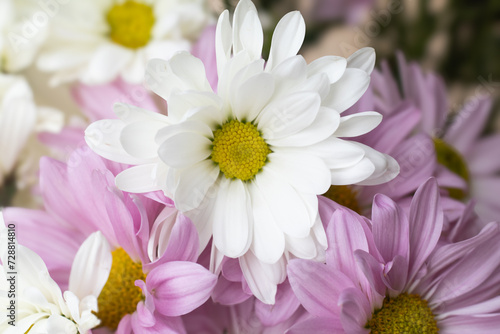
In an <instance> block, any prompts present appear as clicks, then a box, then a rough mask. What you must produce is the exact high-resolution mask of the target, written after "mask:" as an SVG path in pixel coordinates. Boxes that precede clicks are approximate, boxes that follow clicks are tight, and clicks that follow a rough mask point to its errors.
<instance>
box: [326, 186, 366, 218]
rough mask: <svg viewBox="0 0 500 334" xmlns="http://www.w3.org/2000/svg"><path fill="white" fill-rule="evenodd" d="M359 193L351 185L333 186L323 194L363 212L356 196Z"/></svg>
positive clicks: (347, 206) (353, 209) (358, 211)
mask: <svg viewBox="0 0 500 334" xmlns="http://www.w3.org/2000/svg"><path fill="white" fill-rule="evenodd" d="M357 195H358V192H357V191H356V190H354V189H352V188H351V187H349V186H331V187H330V189H328V191H327V192H326V193H324V194H323V196H325V197H326V198H329V199H331V200H332V201H334V202H336V203H338V204H340V205H343V206H345V207H346V208H349V209H351V210H352V211H355V212H357V213H359V214H361V208H360V207H359V203H358V199H357V198H356V196H357Z"/></svg>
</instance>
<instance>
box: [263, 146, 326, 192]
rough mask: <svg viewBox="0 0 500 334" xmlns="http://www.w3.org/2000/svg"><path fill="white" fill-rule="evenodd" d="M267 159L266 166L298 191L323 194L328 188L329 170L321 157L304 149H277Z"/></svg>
mask: <svg viewBox="0 0 500 334" xmlns="http://www.w3.org/2000/svg"><path fill="white" fill-rule="evenodd" d="M268 159H269V162H268V163H267V165H266V166H267V168H270V169H272V170H273V171H274V172H275V173H276V174H278V175H281V177H282V178H284V179H285V180H286V181H287V182H288V183H289V184H291V185H292V186H293V187H294V188H295V189H297V190H298V191H300V192H305V193H308V194H323V193H325V192H326V191H327V190H328V188H330V179H331V176H330V170H329V169H328V167H327V166H326V165H325V163H324V162H323V160H322V159H320V158H318V157H317V156H314V155H312V154H308V153H307V151H305V150H302V151H301V150H295V151H294V152H281V153H280V151H277V152H273V153H271V154H269V156H268Z"/></svg>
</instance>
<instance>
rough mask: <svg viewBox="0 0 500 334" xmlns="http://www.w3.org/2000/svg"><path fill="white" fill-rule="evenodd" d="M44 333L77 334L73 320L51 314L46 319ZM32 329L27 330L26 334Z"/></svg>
mask: <svg viewBox="0 0 500 334" xmlns="http://www.w3.org/2000/svg"><path fill="white" fill-rule="evenodd" d="M45 329H46V331H47V332H46V333H64V334H77V333H79V332H78V330H77V328H76V325H75V323H74V322H73V320H71V319H68V318H66V317H65V316H63V315H59V314H52V315H50V316H49V318H48V319H47V324H46V328H45ZM31 330H32V328H30V329H28V331H26V333H28V332H31Z"/></svg>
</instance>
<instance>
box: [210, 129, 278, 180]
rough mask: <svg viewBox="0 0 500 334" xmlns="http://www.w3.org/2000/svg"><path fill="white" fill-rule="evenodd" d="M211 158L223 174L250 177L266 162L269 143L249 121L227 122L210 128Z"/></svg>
mask: <svg viewBox="0 0 500 334" xmlns="http://www.w3.org/2000/svg"><path fill="white" fill-rule="evenodd" d="M212 145H213V148H212V160H213V161H214V162H215V163H217V164H219V168H220V170H221V172H223V173H224V175H225V176H226V178H228V179H232V178H238V179H240V180H242V181H248V180H250V179H252V178H253V177H254V176H255V175H256V174H257V173H258V172H259V171H260V170H261V169H262V167H264V165H265V164H266V160H267V155H268V154H269V153H271V150H270V149H269V146H268V145H267V144H266V142H265V141H264V139H263V138H262V137H261V136H260V133H259V131H258V130H257V127H256V126H255V125H253V124H252V123H243V122H240V121H237V120H232V121H229V122H227V123H226V124H224V125H223V126H222V128H220V129H218V130H216V131H215V132H214V140H213V142H212Z"/></svg>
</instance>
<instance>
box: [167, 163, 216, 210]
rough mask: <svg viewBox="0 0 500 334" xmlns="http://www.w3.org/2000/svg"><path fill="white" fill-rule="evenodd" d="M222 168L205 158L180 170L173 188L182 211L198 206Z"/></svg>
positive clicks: (175, 199) (175, 198)
mask: <svg viewBox="0 0 500 334" xmlns="http://www.w3.org/2000/svg"><path fill="white" fill-rule="evenodd" d="M219 173H220V170H219V167H217V165H216V164H214V162H213V161H211V160H203V161H200V162H198V163H197V164H195V165H193V166H190V167H187V168H184V169H182V170H180V171H179V180H178V183H177V185H176V187H175V190H173V191H172V192H173V197H174V198H173V199H174V202H175V206H176V207H177V208H178V209H179V210H180V211H182V212H186V211H190V210H193V209H195V208H197V207H198V206H199V205H200V204H201V202H202V201H203V199H204V198H205V195H206V193H207V191H208V189H210V187H211V186H212V185H213V184H214V182H215V181H216V180H217V177H218V176H219Z"/></svg>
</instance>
